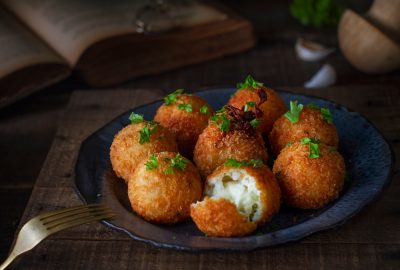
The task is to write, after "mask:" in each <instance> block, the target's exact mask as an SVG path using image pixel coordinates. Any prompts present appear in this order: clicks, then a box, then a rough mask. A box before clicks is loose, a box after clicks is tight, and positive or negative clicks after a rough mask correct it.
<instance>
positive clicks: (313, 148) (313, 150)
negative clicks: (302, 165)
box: [301, 137, 320, 158]
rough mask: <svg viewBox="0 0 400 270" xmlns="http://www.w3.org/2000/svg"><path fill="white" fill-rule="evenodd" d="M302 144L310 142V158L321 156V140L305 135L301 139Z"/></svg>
mask: <svg viewBox="0 0 400 270" xmlns="http://www.w3.org/2000/svg"><path fill="white" fill-rule="evenodd" d="M301 143H302V144H308V146H309V148H310V150H309V155H308V157H309V158H319V157H320V152H319V143H320V141H319V140H316V139H312V138H308V137H305V138H303V139H301Z"/></svg>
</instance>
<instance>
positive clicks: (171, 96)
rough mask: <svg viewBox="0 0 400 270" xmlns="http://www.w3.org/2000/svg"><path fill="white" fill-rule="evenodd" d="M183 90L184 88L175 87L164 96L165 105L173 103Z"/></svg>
mask: <svg viewBox="0 0 400 270" xmlns="http://www.w3.org/2000/svg"><path fill="white" fill-rule="evenodd" d="M183 92H185V90H183V89H177V90H175V91H174V92H172V93H171V94H169V95H168V96H166V97H164V102H165V105H171V104H174V103H175V102H176V98H177V97H178V96H180V95H182V94H183Z"/></svg>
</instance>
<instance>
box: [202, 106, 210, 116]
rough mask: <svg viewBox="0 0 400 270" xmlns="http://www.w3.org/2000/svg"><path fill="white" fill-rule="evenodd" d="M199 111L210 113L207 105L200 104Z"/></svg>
mask: <svg viewBox="0 0 400 270" xmlns="http://www.w3.org/2000/svg"><path fill="white" fill-rule="evenodd" d="M200 113H202V114H208V113H210V111H209V110H208V107H207V105H204V106H201V108H200Z"/></svg>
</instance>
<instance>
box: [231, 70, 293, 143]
mask: <svg viewBox="0 0 400 270" xmlns="http://www.w3.org/2000/svg"><path fill="white" fill-rule="evenodd" d="M238 86H239V90H238V91H236V93H235V94H234V95H233V96H232V97H231V98H230V100H229V102H228V104H230V105H232V106H234V107H236V108H239V109H241V108H244V107H246V108H247V109H248V110H251V111H254V110H256V106H257V108H259V109H260V110H261V112H262V116H261V117H260V120H261V122H260V125H259V126H258V127H257V129H258V130H259V131H261V132H262V134H264V135H265V136H268V134H269V133H270V131H271V129H272V125H273V124H274V122H275V121H276V120H277V119H278V118H279V117H280V116H281V115H282V114H284V113H285V112H286V111H287V108H286V105H285V103H284V102H283V100H282V98H281V97H280V96H279V95H278V94H277V93H276V92H275V91H274V90H273V89H271V88H268V87H265V86H263V85H262V83H258V82H256V81H254V79H253V78H251V76H248V77H247V78H246V80H245V82H244V83H242V84H239V85H238Z"/></svg>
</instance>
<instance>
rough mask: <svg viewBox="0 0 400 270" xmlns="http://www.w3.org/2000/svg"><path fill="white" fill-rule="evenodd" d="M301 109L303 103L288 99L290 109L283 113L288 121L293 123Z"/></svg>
mask: <svg viewBox="0 0 400 270" xmlns="http://www.w3.org/2000/svg"><path fill="white" fill-rule="evenodd" d="M302 110H303V104H297V100H295V101H290V111H287V112H286V113H285V117H286V118H287V119H288V120H289V121H290V123H292V124H295V123H297V122H298V121H299V117H300V112H301V111H302Z"/></svg>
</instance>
